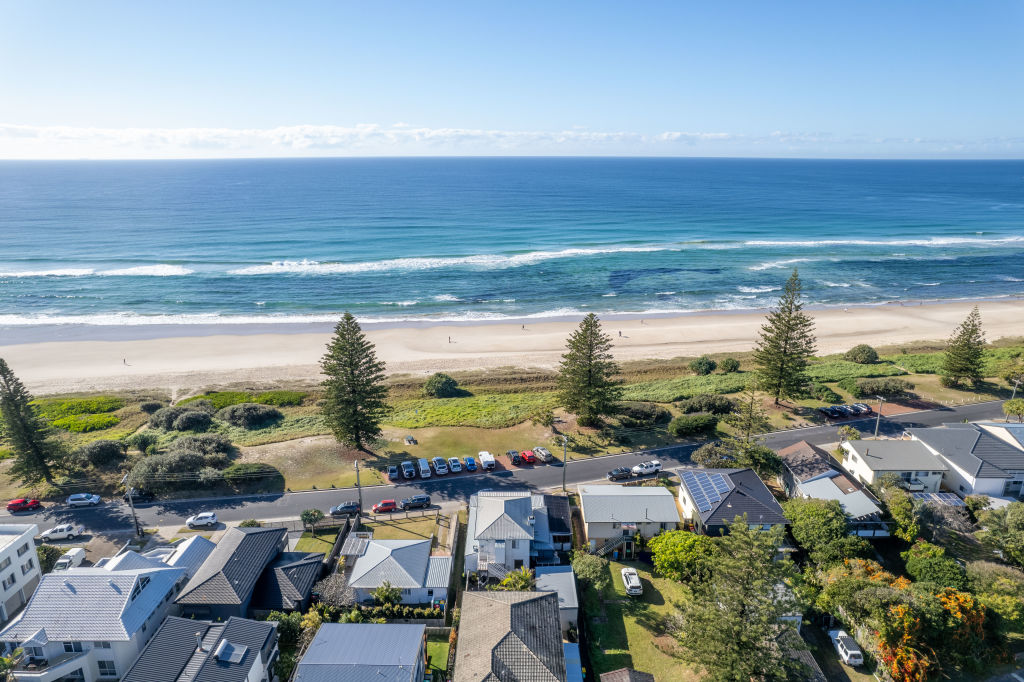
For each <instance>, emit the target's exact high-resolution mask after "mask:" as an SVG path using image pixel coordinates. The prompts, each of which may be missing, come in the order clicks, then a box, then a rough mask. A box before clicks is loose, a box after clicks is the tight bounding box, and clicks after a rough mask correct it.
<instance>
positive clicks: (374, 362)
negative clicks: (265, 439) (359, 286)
mask: <svg viewBox="0 0 1024 682" xmlns="http://www.w3.org/2000/svg"><path fill="white" fill-rule="evenodd" d="M320 368H321V369H322V370H323V373H324V374H325V375H326V376H327V378H326V379H325V380H324V382H323V385H324V389H325V390H326V394H325V396H324V406H323V414H324V421H325V422H327V426H328V427H330V429H331V431H332V432H333V433H334V437H335V438H337V439H338V442H339V443H344V444H346V445H349V446H352V447H355V448H358V449H360V450H362V449H363V448H364V446H365V444H366V443H367V442H368V441H370V440H372V439H374V438H377V437H378V436H380V433H381V430H380V424H381V421H383V419H384V416H385V415H386V414H387V412H388V404H387V397H388V387H387V386H386V385H385V384H384V376H385V375H384V363H383V362H381V361H380V360H378V359H377V354H376V352H375V351H374V348H373V344H372V343H370V342H369V341H368V340H367V339H366V335H365V334H363V330H362V329H361V328H360V327H359V323H358V322H356V318H354V317H353V316H352V314H351V313H345V316H344V317H342V318H341V321H340V322H338V325H337V326H336V327H335V328H334V338H332V339H331V342H330V343H329V344H327V353H326V354H325V355H324V357H323V359H322V360H321V361H320Z"/></svg>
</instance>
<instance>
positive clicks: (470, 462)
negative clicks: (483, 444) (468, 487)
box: [466, 457, 476, 471]
mask: <svg viewBox="0 0 1024 682" xmlns="http://www.w3.org/2000/svg"><path fill="white" fill-rule="evenodd" d="M466 471H476V460H475V459H473V458H472V457H466Z"/></svg>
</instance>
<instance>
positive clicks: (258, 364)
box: [0, 301, 1024, 395]
mask: <svg viewBox="0 0 1024 682" xmlns="http://www.w3.org/2000/svg"><path fill="white" fill-rule="evenodd" d="M972 305H974V304H973V303H969V302H955V303H942V304H933V305H914V306H911V305H906V306H903V305H899V304H890V305H884V306H877V307H857V308H849V309H842V308H832V309H826V310H816V311H812V314H813V316H814V318H815V321H816V324H817V333H818V348H819V352H820V353H822V354H825V353H833V352H839V351H843V350H846V349H848V348H850V347H851V346H853V345H855V344H857V343H870V344H872V345H875V346H886V345H894V344H900V343H908V342H911V341H931V340H942V339H946V338H948V336H949V334H950V332H951V331H952V329H953V328H954V327H955V326H956V325H957V324H958V323H959V322H960V321H961V320H963V318H964V316H965V315H966V314H967V313H968V311H969V310H970V308H971V306H972ZM979 307H980V309H981V314H982V320H983V323H984V327H985V331H986V334H987V338H988V339H989V340H990V341H991V340H995V339H999V338H1002V337H1007V336H1022V335H1024V301H986V302H982V303H980V304H979ZM763 321H764V314H763V313H761V312H758V313H708V314H693V315H686V316H680V317H663V318H653V319H643V320H639V319H616V320H608V321H606V322H605V329H606V331H608V333H610V334H611V336H612V337H613V340H614V342H615V355H616V357H617V358H618V359H619V360H621V361H628V360H637V359H644V358H672V357H678V356H692V355H698V354H701V353H709V352H730V351H736V352H739V351H746V350H750V349H751V347H752V346H753V343H754V340H755V339H756V336H757V331H758V329H759V327H760V325H761V324H762V323H763ZM574 327H575V323H574V322H567V321H561V322H539V323H538V322H533V323H526V324H525V325H521V324H519V323H516V324H480V325H472V326H467V325H439V326H433V327H393V328H371V329H368V331H367V334H368V336H369V337H370V339H371V340H372V341H373V342H374V343H375V344H376V346H377V352H378V354H379V356H380V357H381V358H382V359H383V360H384V361H385V362H386V363H387V365H388V371H389V372H393V373H430V372H435V371H447V370H468V369H486V368H495V367H509V366H513V367H540V368H551V367H554V366H556V365H557V363H558V360H559V357H560V355H561V353H562V352H563V348H564V344H565V339H566V337H567V336H568V334H569V333H570V331H571V330H572V329H573V328H574ZM328 338H329V335H328V334H326V333H290V334H289V333H258V334H239V333H237V330H231V329H230V328H225V329H224V331H223V333H216V334H213V335H205V336H170V337H166V338H145V339H135V340H108V341H59V342H44V343H22V344H15V345H0V357H3V358H4V359H5V360H6V361H7V362H8V364H9V365H10V366H11V367H12V368H13V369H14V371H15V372H16V373H17V374H18V375H19V376H20V377H21V378H22V380H23V381H24V382H25V383H26V384H27V385H28V386H29V388H30V389H31V390H32V391H34V392H36V393H38V394H47V393H63V392H71V391H95V390H126V389H158V390H162V391H167V392H168V393H170V394H171V395H179V394H185V393H191V392H194V391H196V390H199V389H202V388H206V387H212V386H217V385H224V384H247V385H252V386H254V387H256V386H261V385H266V384H276V383H280V382H306V383H308V382H313V381H316V380H318V376H319V368H318V364H317V363H318V361H319V359H320V356H321V355H322V353H323V349H324V346H325V344H326V343H327V340H328Z"/></svg>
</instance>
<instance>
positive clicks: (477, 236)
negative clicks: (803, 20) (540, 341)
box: [0, 157, 1024, 339]
mask: <svg viewBox="0 0 1024 682" xmlns="http://www.w3.org/2000/svg"><path fill="white" fill-rule="evenodd" d="M0 246H2V249H0V331H2V332H3V333H4V335H5V337H7V338H9V339H17V338H19V337H23V336H25V335H26V334H29V335H31V336H37V335H38V332H40V331H42V330H46V329H59V328H65V327H153V328H154V329H155V328H157V327H161V328H162V327H165V326H176V327H180V326H189V325H194V326H197V327H211V326H218V327H219V326H224V325H237V326H239V327H241V326H246V325H248V326H252V325H256V326H259V327H261V328H262V327H264V326H270V325H289V326H298V327H302V326H305V325H315V326H320V325H329V324H330V323H332V322H334V321H335V320H336V319H337V318H338V316H339V315H340V314H341V313H342V312H344V311H346V310H348V311H351V312H352V313H353V314H355V315H356V316H357V317H358V318H359V319H360V320H363V321H365V322H368V323H372V324H420V323H442V322H456V323H468V322H497V321H512V320H517V321H518V320H548V319H569V318H572V317H574V316H580V315H583V314H586V313H588V312H595V313H598V314H599V315H615V316H631V317H642V316H644V315H648V316H654V315H658V316H661V315H673V314H685V313H694V312H703V311H713V310H714V311H730V310H735V311H739V310H752V309H754V310H756V309H763V308H766V307H768V306H770V305H772V303H773V302H774V301H775V300H776V299H777V297H778V293H779V291H780V290H781V287H782V285H783V283H784V282H785V280H786V278H787V277H788V276H789V274H790V272H791V270H792V268H794V267H797V268H799V272H800V275H801V278H802V281H803V285H804V293H805V294H806V300H807V303H808V305H810V306H815V307H831V306H856V305H880V304H884V303H889V302H911V301H913V302H921V301H927V302H942V301H957V300H982V299H1000V298H1012V297H1020V296H1022V295H1024V259H1022V255H1024V162H1022V161H863V160H851V161H834V160H793V159H777V160H776V159H681V158H671V159H665V158H582V157H581V158H560V157H550V158H471V157H464V158H378V159H370V158H366V159H282V160H269V159H258V160H231V161H228V160H224V161H131V162H119V161H69V162H38V161H36V162H16V161H10V162H0ZM31 330H35V332H36V333H32V332H31ZM146 335H148V333H147V334H146Z"/></svg>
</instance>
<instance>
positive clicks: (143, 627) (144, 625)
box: [142, 623, 146, 632]
mask: <svg viewBox="0 0 1024 682" xmlns="http://www.w3.org/2000/svg"><path fill="white" fill-rule="evenodd" d="M142 631H143V632H145V631H146V624H145V623H143V624H142Z"/></svg>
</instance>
